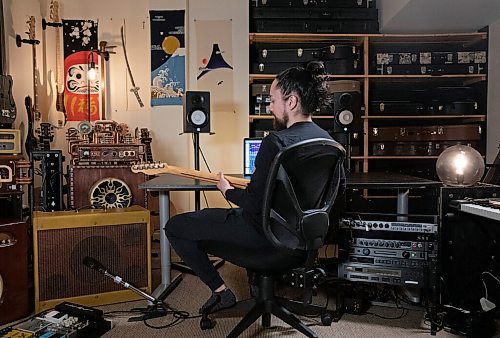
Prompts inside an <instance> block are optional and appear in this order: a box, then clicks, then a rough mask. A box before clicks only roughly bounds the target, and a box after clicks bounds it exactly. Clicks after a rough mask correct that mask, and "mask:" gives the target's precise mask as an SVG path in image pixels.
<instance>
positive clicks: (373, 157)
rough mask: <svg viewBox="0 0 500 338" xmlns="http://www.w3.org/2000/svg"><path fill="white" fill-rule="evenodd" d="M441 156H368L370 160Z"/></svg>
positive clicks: (432, 158)
mask: <svg viewBox="0 0 500 338" xmlns="http://www.w3.org/2000/svg"><path fill="white" fill-rule="evenodd" d="M438 157H439V156H368V157H367V159H369V160H435V159H437V158H438Z"/></svg>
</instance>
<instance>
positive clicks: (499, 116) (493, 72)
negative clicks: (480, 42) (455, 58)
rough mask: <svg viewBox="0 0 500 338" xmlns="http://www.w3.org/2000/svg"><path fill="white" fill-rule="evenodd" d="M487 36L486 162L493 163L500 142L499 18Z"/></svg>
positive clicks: (491, 26)
mask: <svg viewBox="0 0 500 338" xmlns="http://www.w3.org/2000/svg"><path fill="white" fill-rule="evenodd" d="M489 29H490V30H489V36H488V43H489V46H488V52H489V59H488V125H487V144H488V147H487V153H486V163H493V161H494V160H495V157H496V155H497V154H498V145H499V142H500V130H499V126H500V95H499V94H500V81H499V80H500V60H499V58H498V55H500V20H498V21H496V22H495V23H493V24H491V25H490V27H489Z"/></svg>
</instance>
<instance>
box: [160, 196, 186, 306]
mask: <svg viewBox="0 0 500 338" xmlns="http://www.w3.org/2000/svg"><path fill="white" fill-rule="evenodd" d="M169 197H170V196H169V192H168V191H160V197H159V207H160V266H161V284H160V285H158V287H157V288H156V289H155V290H154V292H153V296H154V297H155V298H157V299H160V300H163V299H165V297H167V296H168V295H169V294H170V292H172V290H173V289H174V288H175V287H176V286H177V285H178V284H179V282H180V281H181V280H182V275H178V276H177V277H175V278H174V280H170V270H171V269H170V268H171V262H170V242H169V241H168V238H167V235H166V234H165V231H164V230H163V227H164V226H165V224H166V223H167V221H168V218H169V215H170V210H169V203H170V198H169Z"/></svg>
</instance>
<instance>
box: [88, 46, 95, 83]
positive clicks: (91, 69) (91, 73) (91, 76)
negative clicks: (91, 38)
mask: <svg viewBox="0 0 500 338" xmlns="http://www.w3.org/2000/svg"><path fill="white" fill-rule="evenodd" d="M87 63H88V73H87V76H88V78H89V80H91V81H94V80H95V79H96V78H97V70H96V68H95V61H94V53H93V52H90V53H89V56H88V59H87Z"/></svg>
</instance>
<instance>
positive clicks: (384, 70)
mask: <svg viewBox="0 0 500 338" xmlns="http://www.w3.org/2000/svg"><path fill="white" fill-rule="evenodd" d="M485 73H486V67H485V65H484V64H435V65H418V64H394V65H386V64H381V65H377V66H376V74H379V75H460V74H485Z"/></svg>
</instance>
